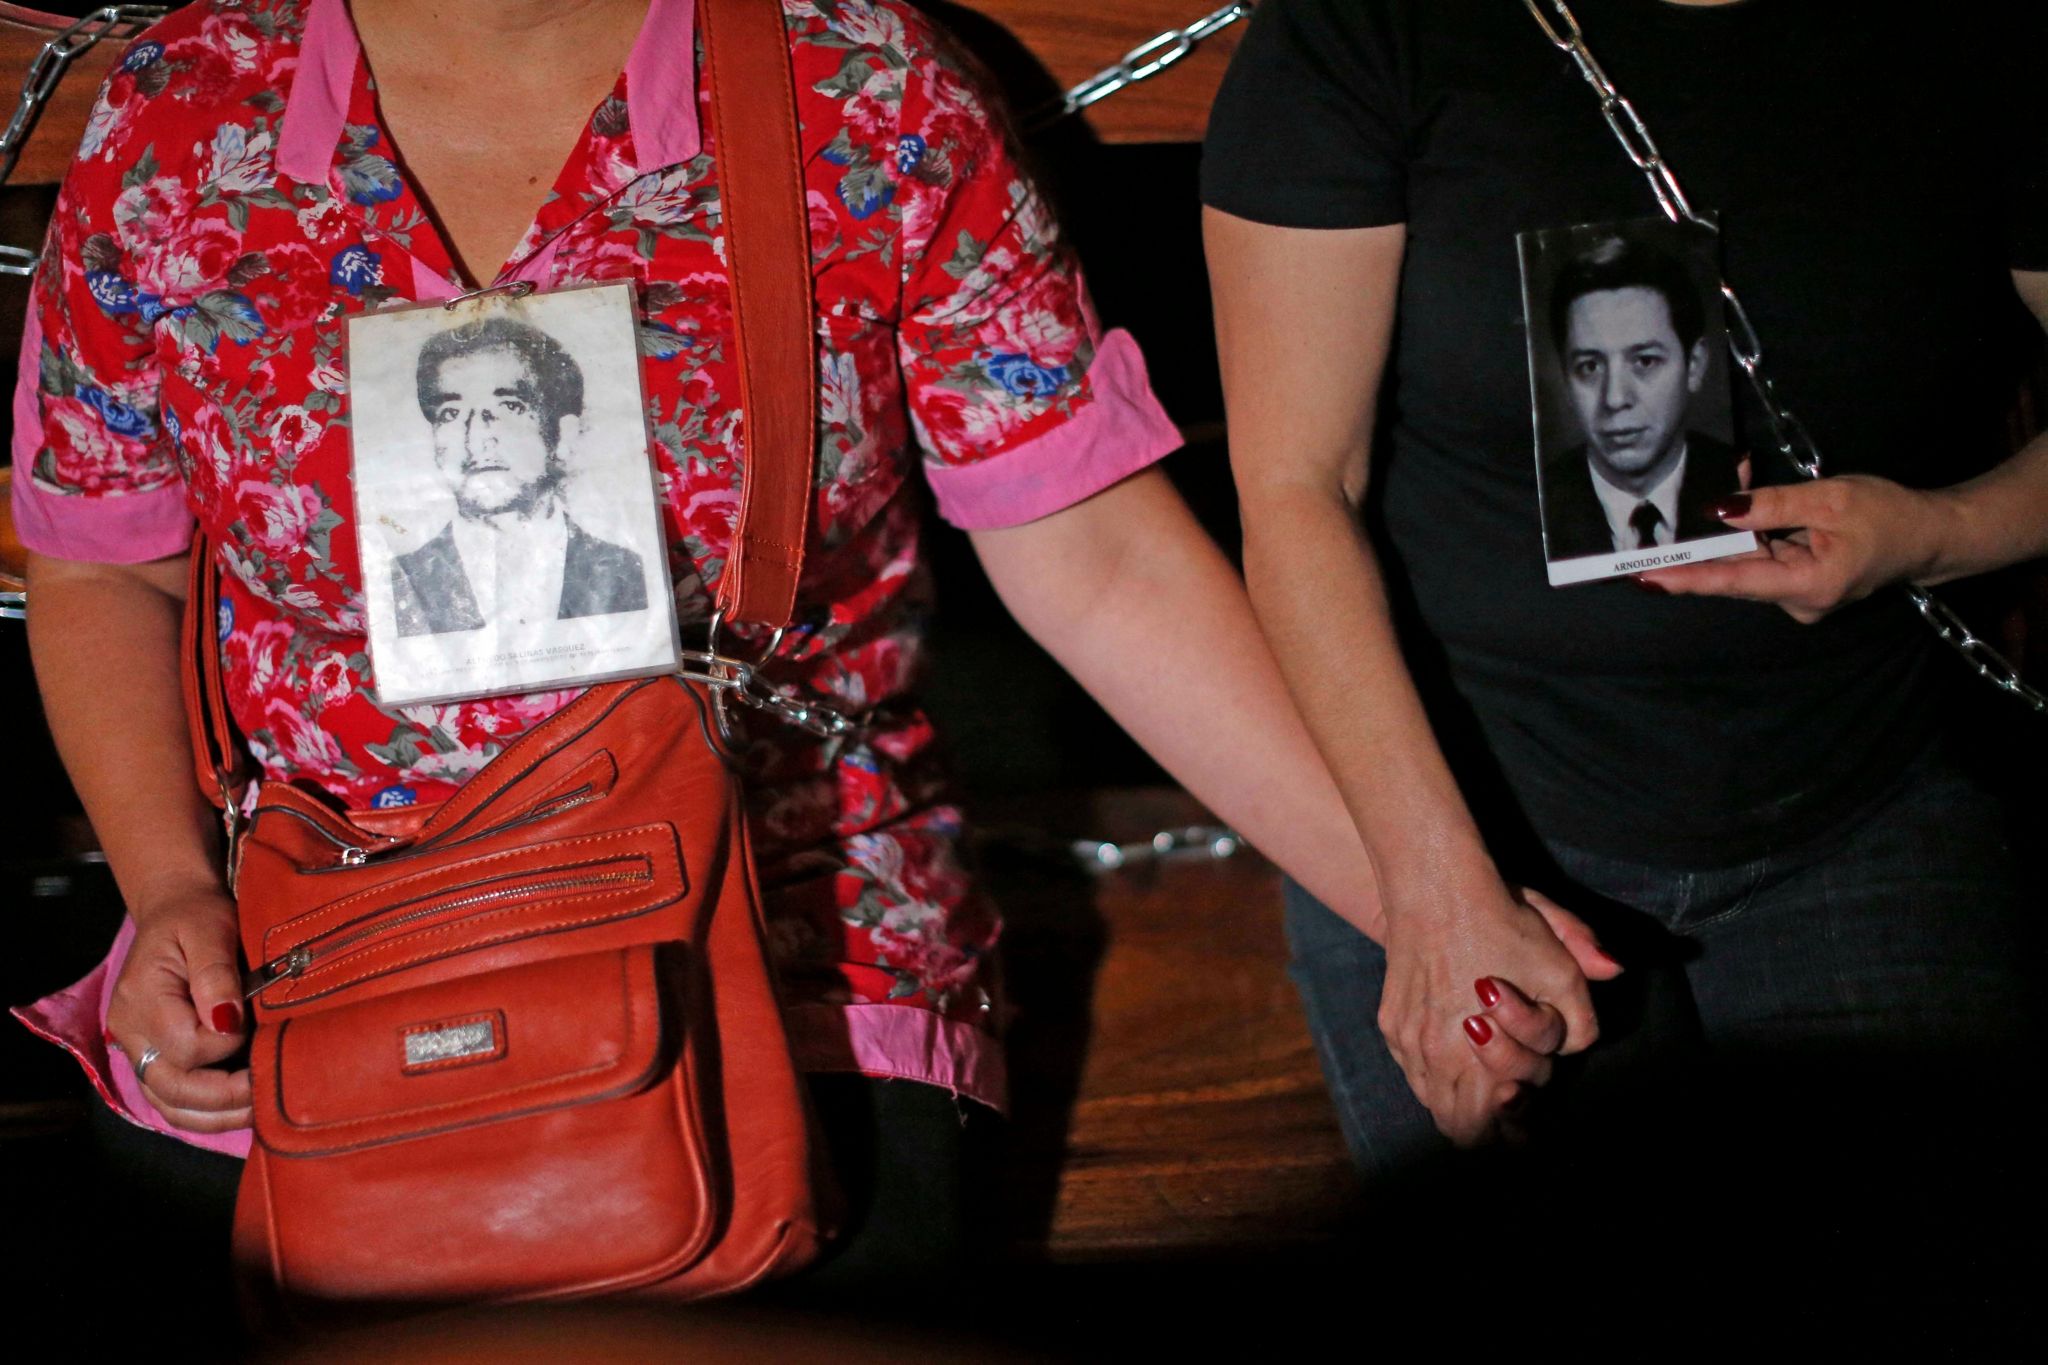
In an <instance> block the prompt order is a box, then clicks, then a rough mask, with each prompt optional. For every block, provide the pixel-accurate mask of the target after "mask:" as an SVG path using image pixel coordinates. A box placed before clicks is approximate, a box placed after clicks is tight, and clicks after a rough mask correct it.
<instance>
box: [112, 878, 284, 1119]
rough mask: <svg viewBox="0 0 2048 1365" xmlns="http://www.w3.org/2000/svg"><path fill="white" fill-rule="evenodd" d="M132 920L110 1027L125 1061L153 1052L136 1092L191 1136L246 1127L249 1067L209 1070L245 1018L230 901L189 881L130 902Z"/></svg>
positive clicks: (230, 1050)
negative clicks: (148, 1050)
mask: <svg viewBox="0 0 2048 1365" xmlns="http://www.w3.org/2000/svg"><path fill="white" fill-rule="evenodd" d="M130 916H131V918H133V919H134V921H135V941H134V943H133V944H132V945H131V946H130V947H129V949H128V960H127V962H126V963H125V964H123V966H122V968H121V975H120V977H119V978H118V979H117V980H116V981H115V983H114V994H113V999H112V1001H111V1002H110V1003H109V1005H108V1009H107V1031H108V1033H109V1034H111V1035H112V1036H114V1037H116V1038H119V1039H121V1040H122V1047H123V1049H124V1050H125V1051H126V1052H128V1053H129V1054H130V1057H131V1059H132V1058H133V1057H136V1056H140V1055H141V1053H142V1051H143V1050H144V1049H145V1048H156V1049H157V1050H158V1056H157V1060H156V1061H154V1062H152V1063H151V1064H150V1067H149V1072H148V1075H147V1077H146V1079H145V1080H144V1082H143V1087H142V1092H143V1094H144V1095H145V1096H147V1097H148V1099H149V1102H150V1103H151V1104H153V1105H155V1106H156V1110H157V1112H158V1113H160V1114H162V1115H163V1116H164V1117H165V1118H166V1119H168V1120H170V1122H171V1123H172V1124H174V1125H176V1126H177V1127H179V1128H183V1129H186V1130H187V1131H189V1132H194V1133H218V1132H224V1131H227V1130H228V1129H232V1128H246V1127H248V1126H249V1121H250V1092H249V1073H248V1071H247V1070H246V1069H245V1070H240V1071H234V1072H227V1071H221V1070H218V1069H216V1066H215V1064H216V1063H219V1062H223V1061H225V1060H227V1059H228V1058H229V1057H231V1056H233V1055H234V1053H235V1052H236V1051H237V1050H238V1049H239V1048H240V1047H241V1045H242V1041H243V1029H244V1026H245V1023H246V1020H245V1017H244V1015H243V1012H242V1003H241V1001H242V975H241V970H240V966H239V963H240V961H241V959H240V949H239V944H238V942H237V938H236V932H235V906H234V902H232V901H230V900H229V899H228V898H227V896H226V895H225V894H224V893H223V892H221V891H220V890H218V889H215V888H212V887H187V888H184V889H182V890H180V891H178V892H176V893H172V894H168V895H165V896H163V897H161V898H159V899H157V900H155V901H152V902H146V903H138V904H136V905H133V906H131V907H130ZM117 1064H118V1063H117Z"/></svg>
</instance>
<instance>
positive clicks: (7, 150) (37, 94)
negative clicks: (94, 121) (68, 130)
mask: <svg viewBox="0 0 2048 1365" xmlns="http://www.w3.org/2000/svg"><path fill="white" fill-rule="evenodd" d="M168 13H170V7H169V6H168V5H108V6H107V7H106V8H105V9H97V10H94V11H93V12H92V13H91V14H88V15H86V16H85V17H84V18H83V19H80V20H79V21H78V22H77V23H75V24H73V25H72V26H71V27H69V28H67V29H65V30H64V31H63V32H62V33H59V34H58V35H57V36H56V37H54V38H52V39H50V40H49V41H48V42H46V43H44V44H43V50H42V51H40V52H38V53H36V57H35V60H34V61H32V62H30V63H29V67H28V75H27V77H25V78H24V79H23V80H22V83H21V98H20V100H18V101H17V102H16V103H15V106H14V117H13V118H11V119H9V120H8V121H7V130H6V131H5V132H0V185H4V184H5V183H7V178H8V177H9V176H11V175H13V174H14V167H15V164H16V163H17V162H19V161H20V160H21V151H22V148H24V147H26V146H27V145H28V139H29V134H30V133H32V132H33V131H35V126H36V120H37V119H38V118H40V117H42V112H43V106H44V105H46V104H48V103H49V102H50V96H51V95H52V94H53V93H55V91H56V89H57V83H58V82H59V81H61V80H63V79H64V69H65V68H66V67H68V66H70V65H71V62H72V60H73V59H74V58H76V57H77V56H78V55H79V54H80V53H82V52H87V51H90V50H91V49H92V48H93V47H95V46H97V45H98V43H99V41H100V39H102V38H106V37H110V36H124V37H125V36H126V34H127V31H128V28H129V26H130V25H134V26H135V27H138V28H140V27H145V26H147V25H149V24H153V23H155V22H156V21H157V20H159V19H161V18H163V17H164V16H165V15H166V14H168ZM116 30H120V31H121V32H120V33H119V34H118V35H117V34H116ZM35 273H36V253H35V252H33V251H31V250H29V249H28V248H27V247H19V246H0V275H21V276H28V275H33V274H35Z"/></svg>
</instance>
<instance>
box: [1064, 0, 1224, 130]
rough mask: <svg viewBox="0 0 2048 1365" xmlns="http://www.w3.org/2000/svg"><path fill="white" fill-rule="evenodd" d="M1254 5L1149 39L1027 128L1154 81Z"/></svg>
mask: <svg viewBox="0 0 2048 1365" xmlns="http://www.w3.org/2000/svg"><path fill="white" fill-rule="evenodd" d="M1255 8H1257V0H1232V3H1231V4H1228V5H1224V6H1223V7H1222V8H1220V9H1216V10H1212V11H1211V12H1209V13H1208V14H1205V15H1203V16H1202V17H1201V18H1199V19H1197V20H1195V22H1193V23H1192V24H1189V25H1188V26H1187V27H1186V28H1170V29H1168V30H1166V32H1164V33H1160V34H1155V35H1154V36H1152V37H1150V38H1147V39H1146V40H1145V41H1144V42H1142V43H1139V44H1138V45H1137V46H1136V47H1134V48H1132V49H1131V50H1130V51H1129V52H1126V53H1125V54H1124V55H1123V56H1122V57H1120V58H1119V59H1118V60H1117V62H1116V65H1114V66H1105V67H1104V68H1102V70H1100V71H1098V72H1096V73H1095V74H1094V75H1092V76H1090V77H1089V78H1088V79H1087V80H1085V81H1082V82H1081V83H1080V84H1079V85H1077V86H1075V87H1074V88H1073V89H1071V90H1069V91H1067V92H1066V94H1064V95H1062V96H1061V97H1060V98H1059V99H1058V100H1056V101H1054V102H1053V103H1051V104H1048V105H1046V106H1045V107H1044V108H1042V109H1039V110H1037V111H1036V112H1034V113H1033V114H1032V115H1031V116H1030V117H1029V118H1027V119H1025V120H1024V130H1025V131H1026V132H1031V133H1035V132H1037V131H1038V130H1039V129H1041V128H1046V127H1049V126H1051V125H1052V124H1055V123H1057V122H1059V121H1060V120H1061V119H1063V118H1066V117H1067V116H1068V115H1070V114H1077V113H1079V112H1080V111H1081V110H1083V109H1086V108H1087V107H1088V106H1089V105H1091V104H1093V103H1095V102H1096V101H1097V100H1106V99H1108V98H1109V97H1110V96H1111V95H1114V94H1117V93H1118V92H1119V91H1123V90H1128V89H1130V88H1131V87H1132V86H1134V85H1137V84H1139V83H1140V82H1142V81H1149V80H1151V79H1152V78H1153V77H1154V76H1157V75H1158V74H1160V73H1161V72H1162V71H1165V70H1166V69H1167V68H1169V67H1171V66H1173V65H1174V64H1175V63H1176V62H1178V61H1180V60H1181V59H1182V58H1183V57H1186V56H1187V55H1188V54H1189V53H1190V52H1193V51H1194V50H1195V48H1196V46H1197V45H1199V44H1200V43H1202V42H1203V41H1204V40H1205V39H1208V38H1213V37H1214V36H1215V35H1217V34H1218V33H1221V32H1222V31H1223V30H1224V29H1226V28H1229V27H1230V26H1231V25H1232V24H1234V23H1236V22H1237V21H1238V20H1240V19H1242V18H1244V17H1245V16H1246V15H1248V14H1250V13H1251V12H1252V10H1254V9H1255Z"/></svg>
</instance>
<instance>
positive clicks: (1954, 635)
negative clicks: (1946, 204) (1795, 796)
mask: <svg viewBox="0 0 2048 1365" xmlns="http://www.w3.org/2000/svg"><path fill="white" fill-rule="evenodd" d="M1522 4H1523V6H1524V7H1525V8H1526V9H1527V10H1528V11H1529V13H1530V14H1531V15H1532V16H1534V17H1535V20H1536V22H1537V23H1538V24H1540V25H1541V26H1542V28H1543V33H1544V36H1545V37H1547V38H1549V39H1550V41H1551V42H1552V43H1554V44H1556V45H1557V47H1558V49H1559V50H1560V51H1562V52H1563V53H1564V54H1565V55H1566V56H1568V57H1570V58H1571V59H1572V62H1573V64H1574V65H1575V66H1577V67H1578V69H1579V74H1580V75H1581V76H1583V77H1584V78H1585V80H1586V84H1587V85H1589V86H1591V87H1592V89H1593V93H1594V94H1595V95H1596V96H1598V97H1599V100H1600V112H1601V114H1602V115H1604V116H1605V117H1606V119H1607V126H1608V127H1609V128H1612V129H1613V130H1614V136H1615V138H1616V139H1617V140H1619V141H1620V143H1621V146H1622V150H1623V151H1625V152H1627V153H1628V158H1629V160H1630V161H1632V162H1634V163H1635V165H1636V168H1637V169H1638V170H1640V171H1642V172H1643V173H1644V175H1646V176H1647V177H1649V181H1650V190H1651V192H1652V193H1654V194H1655V195H1656V196H1657V203H1658V205H1659V206H1660V207H1661V208H1662V209H1663V210H1664V214H1665V216H1666V217H1667V218H1669V219H1671V221H1672V222H1674V223H1691V224H1693V225H1695V226H1697V227H1702V228H1705V229H1706V230H1707V231H1709V232H1712V233H1715V234H1717V235H1718V234H1719V233H1720V230H1721V225H1720V224H1719V223H1717V222H1715V221H1714V220H1713V219H1712V218H1709V217H1705V216H1703V215H1701V214H1698V213H1695V212H1694V211H1693V208H1692V205H1691V203H1690V202H1689V201H1688V200H1687V199H1686V197H1685V191H1684V190H1682V189H1680V188H1679V185H1678V177H1677V175H1676V174H1675V173H1674V172H1673V171H1672V169H1671V167H1670V165H1669V163H1667V162H1666V161H1665V160H1664V156H1663V153H1661V152H1659V151H1658V150H1657V142H1656V139H1655V138H1653V137H1651V136H1650V130H1649V128H1648V127H1647V126H1645V125H1644V123H1643V120H1642V117H1641V116H1640V115H1639V114H1637V113H1636V110H1635V106H1634V105H1633V104H1630V103H1629V102H1628V100H1627V99H1626V98H1625V97H1624V96H1623V95H1622V93H1621V92H1620V91H1619V90H1617V89H1616V88H1615V85H1614V82H1613V81H1611V80H1609V79H1608V77H1607V72H1606V71H1605V70H1604V69H1603V68H1602V67H1601V65H1600V63H1599V62H1598V61H1597V60H1595V58H1594V56H1593V53H1592V52H1591V50H1590V49H1588V48H1587V46H1586V35H1585V33H1584V32H1583V31H1582V30H1581V29H1580V28H1579V21H1578V17H1577V16H1576V15H1574V14H1573V13H1572V11H1571V7H1570V6H1569V5H1567V4H1566V3H1565V0H1522ZM1553 20H1554V21H1555V22H1553ZM1721 297H1722V299H1723V300H1725V301H1726V303H1727V305H1728V307H1727V309H1726V312H1727V318H1728V351H1729V354H1731V355H1732V356H1733V357H1734V358H1735V363H1736V366H1737V367H1738V368H1739V369H1740V370H1741V371H1742V373H1743V375H1744V377H1746V378H1747V379H1748V380H1749V386H1750V389H1751V390H1752V391H1753V392H1754V393H1755V394H1756V398H1757V402H1758V403H1759V404H1761V405H1762V407H1763V413H1764V420H1765V421H1766V422H1767V423H1768V424H1769V426H1770V429H1771V441H1772V443H1773V444H1774V445H1775V446H1776V447H1777V449H1778V453H1779V454H1780V455H1782V456H1784V458H1785V460H1786V462H1787V463H1789V464H1790V465H1791V466H1792V467H1793V468H1794V469H1796V470H1798V471H1799V472H1800V473H1801V474H1803V475H1805V476H1806V477H1807V478H1809V479H1818V478H1820V477H1821V456H1820V447H1819V446H1818V445H1816V444H1815V443H1814V439H1813V434H1812V433H1811V432H1809V431H1808V430H1807V429H1806V424H1805V423H1804V422H1802V421H1800V420H1799V418H1798V417H1797V416H1796V415H1795V414H1794V413H1793V412H1792V410H1791V409H1790V408H1788V407H1786V406H1785V405H1784V404H1783V403H1782V402H1780V401H1779V399H1778V391H1777V389H1776V387H1775V386H1774V385H1772V383H1771V381H1770V378H1769V377H1768V376H1767V375H1765V373H1764V346H1763V342H1762V340H1761V339H1760V338H1758V336H1757V333H1756V327H1755V325H1754V324H1753V323H1752V322H1751V321H1750V318H1749V310H1748V309H1746V308H1744V307H1743V306H1742V300H1741V299H1739V298H1737V297H1736V294H1735V290H1734V288H1733V287H1732V286H1730V285H1729V284H1728V282H1727V281H1725V280H1724V281H1722V283H1721ZM1905 592H1906V596H1907V598H1908V600H1910V601H1911V602H1912V603H1913V606H1914V609H1915V610H1917V611H1918V612H1919V613H1920V616H1921V618H1922V619H1923V620H1925V621H1926V622H1927V624H1928V625H1929V626H1930V627H1932V629H1933V631H1934V633H1935V634H1936V635H1937V636H1939V637H1940V638H1941V639H1942V641H1943V642H1945V643H1946V644H1947V645H1948V646H1949V647H1950V648H1952V649H1953V650H1955V652H1956V653H1957V654H1958V655H1960V656H1961V657H1962V659H1963V661H1964V662H1965V663H1967V664H1968V665H1969V666H1970V667H1971V668H1972V669H1974V670H1975V671H1976V673H1977V676H1979V677H1981V678H1983V679H1984V680H1985V681H1987V682H1989V683H1991V684H1992V685H1993V686H1994V687H1997V688H1998V689H2000V690H2001V691H2004V692H2007V693H2010V694H2011V695H2013V696H2015V697H2018V698H2019V699H2020V700H2021V701H2023V702H2025V703H2026V704H2027V705H2028V706H2030V707H2032V708H2033V709H2034V710H2035V711H2036V712H2039V713H2042V714H2048V694H2044V693H2043V692H2041V691H2040V690H2039V689H2038V688H2035V687H2031V686H2029V685H2028V684H2027V683H2026V682H2024V681H2022V680H2021V678H2020V671H2019V669H2018V668H2017V667H2015V666H2014V665H2013V663H2012V662H2011V661H2010V660H2009V659H2007V658H2006V657H2005V656H2004V655H2002V654H2000V653H1999V652H1998V651H1997V650H1996V649H1994V648H1992V647H1991V645H1990V643H1989V642H1987V641H1986V640H1984V639H1983V638H1982V637H1980V636H1979V635H1977V634H1976V633H1975V632H1974V631H1972V630H1971V629H1970V627H1969V626H1968V625H1967V624H1966V623H1965V622H1964V620H1963V618H1962V617H1960V616H1958V615H1957V614H1956V613H1955V611H1954V610H1953V609H1952V608H1950V607H1949V606H1948V604H1947V603H1945V602H1943V601H1942V600H1941V599H1940V598H1938V597H1936V596H1935V595H1934V594H1933V593H1931V592H1929V591H1928V590H1927V589H1925V588H1923V587H1920V586H1918V585H1917V584H1907V585H1906V588H1905Z"/></svg>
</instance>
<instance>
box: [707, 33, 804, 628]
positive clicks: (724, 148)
mask: <svg viewBox="0 0 2048 1365" xmlns="http://www.w3.org/2000/svg"><path fill="white" fill-rule="evenodd" d="M702 4H703V9H702V11H701V13H702V14H703V16H704V72H705V75H706V77H707V79H708V80H709V82H710V88H711V129H712V135H713V138H714V140H715V151H716V156H717V162H718V194H719V203H720V206H721V208H720V212H721V214H722V217H723V221H724V225H725V252H726V262H727V266H728V274H729V276H730V278H731V280H732V295H733V332H734V336H735V341H736V343H737V345H738V349H739V355H740V407H741V410H742V412H743V414H744V416H743V418H742V425H741V431H742V433H743V436H744V439H745V441H746V450H745V455H744V457H743V459H742V461H741V470H742V473H741V479H742V483H741V489H740V515H739V524H738V526H736V527H735V528H734V533H733V548H732V553H731V555H730V556H729V557H728V558H727V560H726V565H725V572H724V574H723V575H722V576H721V577H720V578H719V580H718V606H719V609H720V610H721V611H722V612H723V613H724V614H725V617H726V619H728V620H734V621H748V622H754V623H757V624H760V625H766V626H785V625H788V624H789V618H790V614H791V612H792V611H793V610H794V609H795V605H796V586H797V576H798V573H799V572H800V571H801V569H802V566H803V554H804V527H805V524H806V522H807V521H808V516H807V512H808V510H809V507H810V498H811V478H812V472H811V465H812V462H813V461H814V459H815V458H816V451H817V421H818V350H817V339H816V336H817V324H816V322H815V320H814V319H815V316H816V315H815V312H814V309H813V304H812V299H811V233H810V223H809V215H808V211H807V209H806V206H805V202H804V181H803V148H802V144H801V143H800V141H799V139H798V131H797V113H796V76H795V73H794V72H793V71H792V70H791V69H790V63H789V34H788V30H787V28H785V26H784V24H783V18H782V4H781V0H702Z"/></svg>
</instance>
